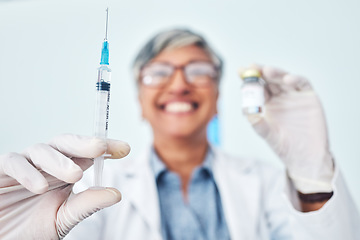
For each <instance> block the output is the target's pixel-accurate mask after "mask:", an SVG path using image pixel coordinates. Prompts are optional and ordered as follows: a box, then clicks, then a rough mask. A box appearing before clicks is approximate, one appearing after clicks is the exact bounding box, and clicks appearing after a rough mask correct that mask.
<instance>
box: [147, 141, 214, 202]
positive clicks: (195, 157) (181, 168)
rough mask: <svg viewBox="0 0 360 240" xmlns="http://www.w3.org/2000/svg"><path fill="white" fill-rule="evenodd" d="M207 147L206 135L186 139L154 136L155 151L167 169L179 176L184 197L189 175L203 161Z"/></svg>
mask: <svg viewBox="0 0 360 240" xmlns="http://www.w3.org/2000/svg"><path fill="white" fill-rule="evenodd" d="M208 146H209V145H208V142H207V139H206V134H202V136H200V137H198V138H186V139H185V138H171V139H169V138H164V137H157V136H156V135H154V148H155V151H156V153H157V154H158V156H159V157H160V159H161V160H162V161H163V162H164V164H165V165H166V166H167V168H168V169H169V170H170V171H172V172H175V173H177V174H178V175H179V176H180V179H181V182H182V189H183V193H184V196H185V197H186V192H187V185H188V182H189V181H190V178H191V174H192V172H193V170H194V169H195V168H196V167H197V166H199V165H201V164H202V162H203V161H204V158H205V155H206V152H207V149H208Z"/></svg>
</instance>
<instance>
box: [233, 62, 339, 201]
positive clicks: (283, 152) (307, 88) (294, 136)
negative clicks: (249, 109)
mask: <svg viewBox="0 0 360 240" xmlns="http://www.w3.org/2000/svg"><path fill="white" fill-rule="evenodd" d="M251 68H256V69H258V70H260V72H261V74H262V78H263V79H264V81H265V82H266V85H265V89H266V90H265V92H266V94H265V95H266V96H265V97H266V103H265V114H264V115H263V116H249V117H248V119H249V121H250V123H251V124H252V126H253V127H254V129H255V131H256V132H257V133H258V134H259V135H260V136H262V137H263V138H264V139H265V140H266V141H267V142H268V144H269V145H270V147H271V148H272V149H273V150H274V151H275V153H277V155H278V156H279V157H280V158H281V159H282V161H283V162H284V164H285V166H286V168H287V171H288V175H289V177H290V179H292V181H293V183H294V185H295V188H296V189H297V190H298V191H300V192H302V193H304V194H308V193H318V192H332V187H331V180H332V177H333V174H334V163H333V159H332V155H331V153H330V150H329V144H328V134H327V127H326V121H325V117H324V112H323V109H322V106H321V103H320V101H319V99H318V97H317V95H316V93H315V92H314V90H313V89H312V87H311V85H310V83H309V82H308V81H307V80H306V79H305V78H303V77H300V76H295V75H292V74H288V73H286V72H284V71H282V70H279V69H276V68H272V67H261V66H258V65H253V66H252V67H251ZM244 70H245V68H242V69H240V74H241V73H242V72H243V71H244Z"/></svg>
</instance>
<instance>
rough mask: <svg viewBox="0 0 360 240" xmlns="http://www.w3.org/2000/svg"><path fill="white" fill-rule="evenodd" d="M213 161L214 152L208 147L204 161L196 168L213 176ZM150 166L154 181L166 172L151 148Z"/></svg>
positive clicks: (164, 166)
mask: <svg viewBox="0 0 360 240" xmlns="http://www.w3.org/2000/svg"><path fill="white" fill-rule="evenodd" d="M213 159H214V152H213V150H212V149H211V147H210V146H209V148H208V150H207V153H206V156H205V160H204V161H203V163H202V164H201V165H200V166H199V167H198V168H203V169H205V170H206V171H208V172H209V173H210V175H211V176H212V175H213V170H212V163H213ZM150 165H151V169H152V171H153V173H154V176H155V179H156V180H158V178H159V176H160V175H161V174H162V173H163V172H166V171H168V169H167V167H166V165H165V164H164V163H163V161H161V160H160V158H159V156H158V155H157V153H156V151H155V149H154V147H152V148H151V154H150Z"/></svg>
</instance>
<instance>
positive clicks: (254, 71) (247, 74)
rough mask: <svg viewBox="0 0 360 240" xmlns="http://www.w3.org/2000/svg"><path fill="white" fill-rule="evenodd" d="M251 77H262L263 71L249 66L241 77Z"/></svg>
mask: <svg viewBox="0 0 360 240" xmlns="http://www.w3.org/2000/svg"><path fill="white" fill-rule="evenodd" d="M249 77H257V78H260V77H261V73H260V71H259V70H257V69H254V68H249V69H247V70H245V71H244V72H243V73H242V74H241V78H242V79H244V78H249Z"/></svg>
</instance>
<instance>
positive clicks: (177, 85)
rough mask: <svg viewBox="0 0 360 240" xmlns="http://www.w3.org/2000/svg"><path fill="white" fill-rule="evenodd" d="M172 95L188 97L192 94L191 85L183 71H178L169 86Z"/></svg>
mask: <svg viewBox="0 0 360 240" xmlns="http://www.w3.org/2000/svg"><path fill="white" fill-rule="evenodd" d="M167 87H168V90H169V92H170V93H172V94H180V95H186V94H188V93H189V92H190V88H191V86H190V84H189V83H188V82H187V81H186V76H185V73H184V71H183V70H182V69H176V70H175V72H174V74H173V76H172V79H171V80H170V82H169V85H168V86H167Z"/></svg>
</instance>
